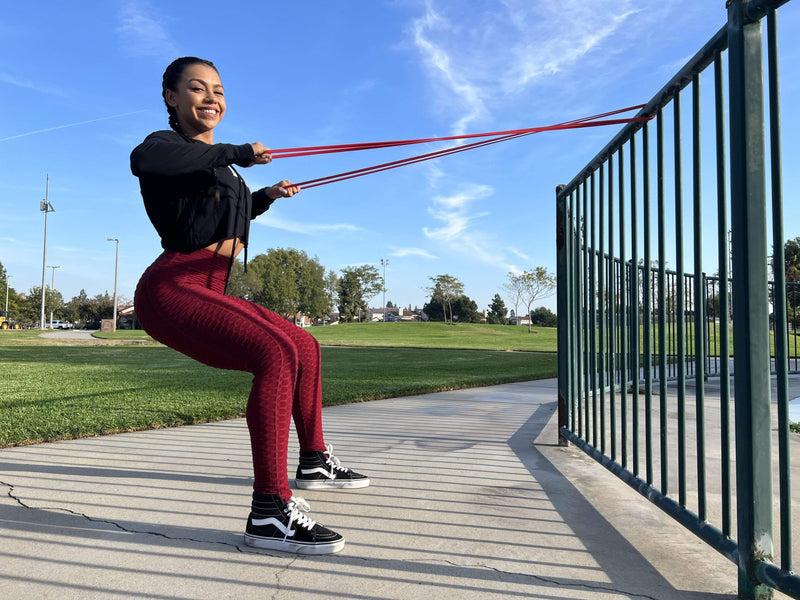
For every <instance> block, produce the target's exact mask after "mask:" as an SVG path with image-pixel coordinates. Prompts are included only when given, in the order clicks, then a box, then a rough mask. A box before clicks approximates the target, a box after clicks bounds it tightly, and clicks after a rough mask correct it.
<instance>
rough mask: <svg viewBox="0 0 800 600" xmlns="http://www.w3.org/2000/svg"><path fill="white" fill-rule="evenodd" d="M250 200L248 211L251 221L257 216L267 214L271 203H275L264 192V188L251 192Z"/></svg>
mask: <svg viewBox="0 0 800 600" xmlns="http://www.w3.org/2000/svg"><path fill="white" fill-rule="evenodd" d="M252 198H253V204H252V205H251V209H250V218H251V219H255V218H256V217H257V216H258V215H260V214H263V213H265V212H267V210H268V209H269V207H270V206H271V205H272V203H273V202H275V199H274V198H270V197H269V196H267V192H266V191H264V188H261V189H260V190H256V191H255V192H253V193H252Z"/></svg>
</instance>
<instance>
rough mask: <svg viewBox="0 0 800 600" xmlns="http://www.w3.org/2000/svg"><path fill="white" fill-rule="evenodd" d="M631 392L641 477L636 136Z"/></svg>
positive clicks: (636, 459)
mask: <svg viewBox="0 0 800 600" xmlns="http://www.w3.org/2000/svg"><path fill="white" fill-rule="evenodd" d="M630 144H631V158H630V162H631V270H630V273H631V283H630V289H631V310H630V315H631V316H630V323H631V325H630V328H631V371H632V373H631V375H632V377H631V380H632V383H633V389H632V390H631V393H632V394H633V396H632V401H633V406H632V411H633V474H634V475H636V476H637V477H638V476H639V382H640V381H641V373H640V372H639V369H640V362H639V352H640V348H639V211H638V206H637V201H638V199H637V195H636V185H637V183H638V182H637V179H636V136H631V142H630Z"/></svg>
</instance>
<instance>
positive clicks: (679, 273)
mask: <svg viewBox="0 0 800 600" xmlns="http://www.w3.org/2000/svg"><path fill="white" fill-rule="evenodd" d="M672 107H673V109H674V114H675V118H674V123H673V124H674V137H673V140H672V143H673V150H674V153H675V164H674V165H673V168H674V170H675V269H676V276H675V282H676V285H677V288H676V291H675V296H676V298H675V336H676V342H677V350H678V354H677V368H678V384H677V385H678V503H679V504H680V505H681V506H682V507H684V508H685V507H686V322H685V321H686V318H685V315H686V310H685V306H686V280H685V278H684V269H683V169H682V160H683V158H682V153H681V150H682V144H683V141H682V135H681V93H680V90H679V91H676V92H675V95H674V96H673V98H672Z"/></svg>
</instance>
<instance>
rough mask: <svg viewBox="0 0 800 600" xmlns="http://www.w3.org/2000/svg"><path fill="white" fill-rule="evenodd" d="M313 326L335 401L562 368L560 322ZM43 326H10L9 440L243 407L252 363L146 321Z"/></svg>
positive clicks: (3, 349) (0, 364)
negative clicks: (189, 349)
mask: <svg viewBox="0 0 800 600" xmlns="http://www.w3.org/2000/svg"><path fill="white" fill-rule="evenodd" d="M309 331H310V332H311V333H312V334H314V335H315V336H317V337H318V339H319V340H320V342H321V343H322V344H323V350H322V352H323V367H322V378H323V403H324V404H325V405H332V404H340V403H346V402H358V401H363V400H373V399H378V398H387V397H393V396H403V395H409V394H419V393H425V392H434V391H442V390H448V389H456V388H462V387H468V386H480V385H493V384H499V383H507V382H512V381H524V380H531V379H537V378H543V377H554V376H555V374H556V355H555V350H556V343H555V339H556V338H555V330H546V329H534V331H535V332H536V333H531V334H528V333H527V328H522V327H510V326H493V325H466V324H465V325H455V326H449V325H444V324H442V323H371V324H358V325H355V324H354V325H337V326H331V327H319V328H312V329H310V330H309ZM40 333H41V332H40V331H38V330H23V331H3V332H0V372H2V375H3V376H2V378H1V379H0V447H2V446H9V445H15V444H25V443H34V442H42V441H48V440H56V439H65V438H74V437H82V436H87V435H97V434H103V433H112V432H119V431H133V430H137V429H148V428H157V427H169V426H174V425H183V424H190V423H201V422H208V421H214V420H221V419H228V418H233V417H238V416H242V415H243V414H244V409H245V403H246V401H247V395H248V392H249V387H250V381H251V376H250V375H249V374H247V373H241V372H235V371H222V370H219V369H213V368H210V367H206V366H204V365H201V364H200V363H197V362H195V361H193V360H191V359H189V358H187V357H185V356H183V355H181V354H179V353H177V352H175V351H173V350H171V349H169V348H166V347H164V346H161V345H160V344H157V343H155V342H153V341H152V340H151V339H150V338H149V337H148V336H147V335H146V334H144V333H143V332H129V331H120V332H115V333H99V332H97V333H95V337H96V338H98V339H97V340H96V341H95V342H85V341H82V340H66V339H55V340H54V339H46V338H41V337H39V334H40ZM507 350H522V351H517V352H510V351H507ZM531 350H535V352H532V351H531Z"/></svg>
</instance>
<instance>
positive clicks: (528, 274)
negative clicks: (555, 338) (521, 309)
mask: <svg viewBox="0 0 800 600" xmlns="http://www.w3.org/2000/svg"><path fill="white" fill-rule="evenodd" d="M508 279H509V282H508V283H507V284H506V287H507V289H510V290H513V291H514V292H515V293H516V294H517V295H518V298H519V302H520V303H522V304H523V305H525V312H526V313H527V314H530V312H531V306H532V305H533V303H534V302H535V301H536V300H541V299H543V298H547V297H548V296H552V294H553V290H554V289H555V287H556V278H555V275H553V274H551V273H550V272H549V271H548V270H547V269H546V268H545V267H534V269H533V270H532V271H527V270H526V271H523V272H522V273H520V274H518V275H515V274H514V273H509V274H508ZM530 332H531V324H530V323H529V324H528V333H530Z"/></svg>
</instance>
